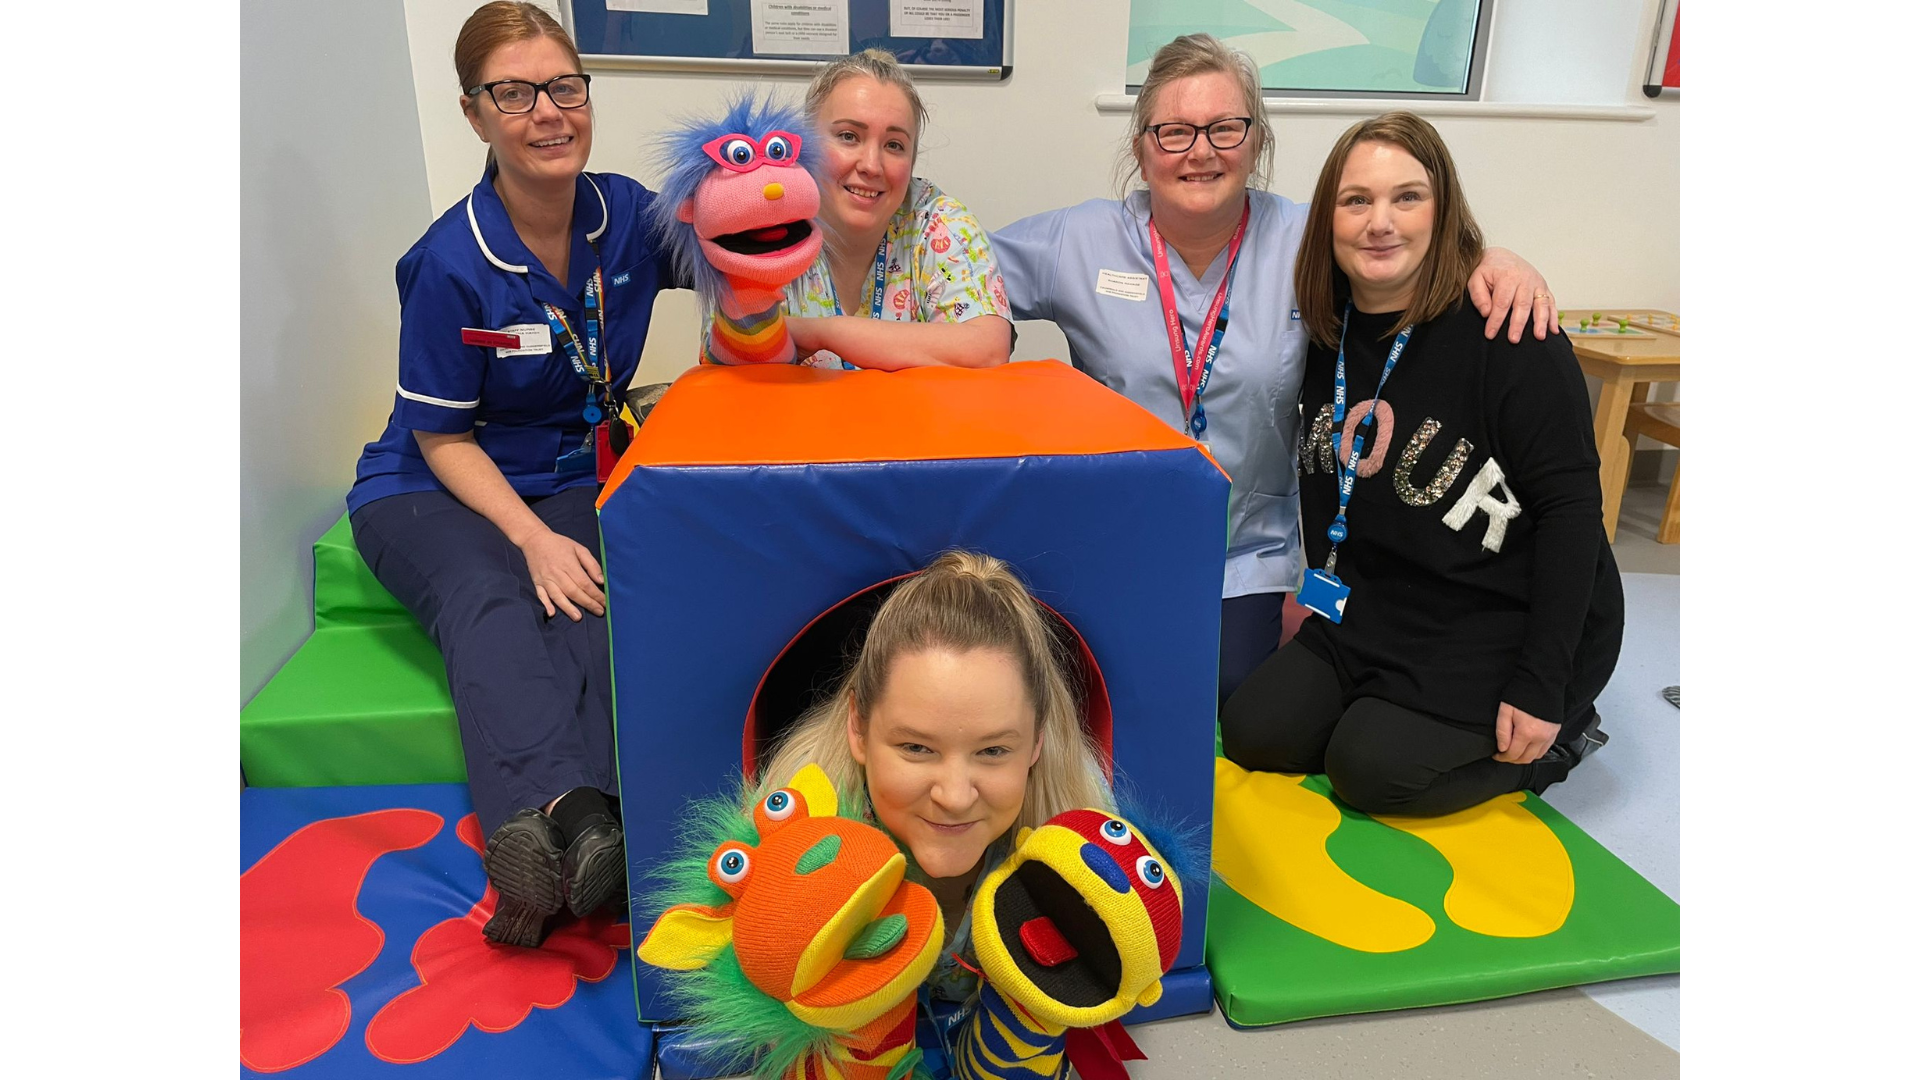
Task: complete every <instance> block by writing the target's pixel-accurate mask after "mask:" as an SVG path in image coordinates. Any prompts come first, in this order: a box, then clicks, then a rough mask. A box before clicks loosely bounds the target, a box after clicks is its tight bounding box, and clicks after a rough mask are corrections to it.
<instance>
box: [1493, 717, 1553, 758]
mask: <svg viewBox="0 0 1920 1080" xmlns="http://www.w3.org/2000/svg"><path fill="white" fill-rule="evenodd" d="M1559 735H1560V725H1559V724H1549V723H1547V722H1546V721H1545V720H1542V719H1540V718H1539V717H1537V716H1535V715H1533V714H1532V713H1530V712H1528V711H1526V710H1525V709H1517V708H1515V707H1513V706H1512V705H1509V704H1507V703H1506V702H1504V701H1503V702H1501V703H1500V716H1499V718H1498V719H1497V720H1495V721H1494V724H1493V744H1494V746H1495V747H1496V748H1497V749H1498V751H1499V752H1498V753H1496V754H1494V755H1493V760H1495V761H1504V762H1506V763H1507V764H1509V765H1528V764H1531V763H1533V762H1534V761H1537V760H1539V758H1540V755H1541V754H1544V753H1546V752H1547V749H1548V748H1549V747H1551V746H1552V745H1553V740H1554V739H1556V738H1558V737H1559Z"/></svg>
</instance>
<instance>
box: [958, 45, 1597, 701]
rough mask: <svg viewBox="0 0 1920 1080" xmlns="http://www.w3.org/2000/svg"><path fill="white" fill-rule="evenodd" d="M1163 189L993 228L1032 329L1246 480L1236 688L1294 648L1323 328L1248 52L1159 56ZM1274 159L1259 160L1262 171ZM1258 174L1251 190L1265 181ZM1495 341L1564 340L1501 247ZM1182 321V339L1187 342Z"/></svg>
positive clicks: (1150, 176)
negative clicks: (1306, 387) (1290, 631)
mask: <svg viewBox="0 0 1920 1080" xmlns="http://www.w3.org/2000/svg"><path fill="white" fill-rule="evenodd" d="M1131 132H1132V134H1131V136H1130V138H1129V141H1128V154H1129V158H1130V162H1131V166H1132V169H1134V170H1137V172H1138V175H1139V176H1140V178H1141V179H1142V180H1144V181H1145V183H1146V188H1145V190H1135V191H1132V192H1130V193H1128V194H1127V196H1126V197H1125V198H1124V199H1122V200H1120V201H1117V202H1116V201H1114V200H1111V199H1094V200H1090V201H1088V202H1084V203H1081V204H1080V205H1078V206H1071V207H1067V208H1065V209H1062V210H1051V211H1048V212H1046V213H1042V214H1035V215H1033V216H1032V217H1028V218H1023V219H1021V220H1019V221H1016V222H1014V223H1013V224H1012V225H1009V226H1007V227H1006V228H1005V229H1001V230H999V231H998V232H995V233H993V234H992V243H993V251H994V254H995V255H996V256H998V258H999V262H1000V269H1001V272H1002V273H1003V274H1004V275H1005V278H1006V288H1007V299H1008V301H1009V302H1010V304H1011V305H1012V307H1013V312H1014V318H1015V319H1048V320H1051V321H1053V322H1054V323H1056V324H1058V325H1059V327H1060V329H1061V330H1062V331H1063V332H1064V333H1065V334H1066V336H1067V344H1068V347H1069V349H1070V350H1071V355H1072V359H1073V365H1074V366H1075V367H1077V368H1079V369H1081V370H1083V371H1085V372H1086V373H1087V374H1089V375H1091V376H1093V377H1094V378H1096V379H1098V380H1100V382H1101V383H1103V384H1104V385H1106V386H1108V387H1110V388H1112V389H1113V390H1116V391H1118V392H1120V393H1122V394H1125V395H1126V396H1127V397H1128V398H1131V399H1132V400H1134V401H1136V402H1138V403H1139V404H1140V405H1141V406H1143V407H1145V408H1146V409H1148V410H1150V411H1151V412H1153V414H1154V415H1156V416H1158V417H1160V418H1161V419H1162V420H1165V421H1166V422H1167V423H1169V424H1172V425H1173V426H1174V427H1176V428H1179V429H1181V430H1182V431H1185V432H1187V433H1189V434H1191V435H1192V436H1193V437H1194V438H1196V439H1199V440H1200V441H1201V442H1203V443H1205V444H1207V446H1208V448H1209V449H1210V450H1211V452H1212V453H1213V456H1214V458H1215V460H1217V461H1218V462H1219V463H1220V465H1221V467H1222V468H1224V469H1225V470H1226V471H1227V474H1228V475H1229V476H1231V477H1232V478H1233V491H1232V494H1231V496H1230V500H1229V506H1228V522H1227V570H1226V581H1225V583H1224V588H1223V591H1222V594H1221V595H1222V596H1223V597H1224V600H1223V602H1222V604H1221V618H1220V696H1221V700H1222V701H1224V700H1225V699H1226V697H1227V695H1229V694H1231V693H1232V692H1233V690H1234V688H1235V687H1237V686H1239V684H1240V682H1241V680H1242V679H1244V678H1246V676H1247V675H1248V674H1249V673H1250V672H1252V671H1253V669H1254V668H1255V667H1256V666H1258V665H1259V663H1260V662H1261V661H1262V660H1264V659H1265V658H1266V657H1267V656H1268V654H1270V653H1272V652H1273V651H1274V649H1275V648H1277V647H1278V645H1279V640H1280V614H1281V608H1282V605H1283V604H1284V602H1285V599H1286V594H1287V593H1288V592H1291V591H1293V590H1294V589H1296V588H1297V587H1298V586H1299V583H1300V575H1301V572H1302V569H1303V563H1302V560H1301V549H1300V524H1299V518H1300V514H1299V505H1298V502H1297V500H1296V498H1295V493H1296V491H1297V488H1298V484H1297V481H1296V468H1295V453H1296V444H1297V441H1298V432H1299V423H1300V414H1299V408H1298V405H1299V399H1300V378H1301V371H1302V367H1303V365H1304V363H1305V359H1306V347H1307V335H1306V333H1305V331H1304V330H1303V329H1302V328H1301V324H1300V313H1299V311H1298V305H1297V304H1296V303H1295V302H1294V297H1293V266H1294V258H1295V256H1296V254H1297V253H1298V252H1299V249H1300V237H1301V228H1302V226H1303V225H1304V224H1305V222H1306V217H1307V208H1306V207H1305V206H1303V205H1300V204H1298V203H1295V202H1293V201H1292V200H1290V199H1287V198H1285V197H1283V196H1279V195H1275V194H1272V193H1271V192H1267V191H1262V190H1259V188H1260V186H1262V185H1264V184H1265V181H1266V176H1267V174H1268V172H1269V171H1270V165H1271V162H1272V158H1273V132H1272V130H1271V129H1270V128H1269V126H1268V124H1267V120H1266V115H1265V110H1264V109H1263V108H1262V107H1261V101H1260V84H1259V79H1258V75H1257V73H1256V71H1255V69H1254V67H1253V64H1252V61H1250V60H1249V59H1248V58H1247V56H1246V55H1245V54H1244V53H1241V52H1239V51H1237V50H1234V49H1229V48H1227V47H1226V46H1225V45H1223V44H1221V43H1220V42H1219V41H1218V40H1217V39H1215V38H1214V37H1212V36H1211V35H1207V34H1193V35H1188V36H1184V37H1179V38H1175V39H1174V40H1173V41H1171V42H1169V43H1167V44H1166V45H1164V46H1162V47H1161V49H1160V51H1159V52H1157V53H1155V54H1154V58H1153V63H1152V65H1151V67H1150V68H1149V71H1148V74H1147V80H1146V83H1145V84H1144V85H1142V86H1141V88H1140V94H1139V97H1138V99H1137V101H1136V102H1135V104H1134V109H1133V118H1132V125H1131ZM1256 166H1257V168H1256ZM1250 180H1251V181H1253V182H1254V186H1253V188H1252V189H1249V187H1248V184H1249V181H1250ZM1471 289H1472V292H1473V296H1474V300H1475V303H1476V304H1477V305H1478V306H1479V308H1480V310H1481V314H1483V315H1486V316H1487V317H1488V319H1487V336H1488V337H1492V336H1493V335H1494V334H1495V333H1497V332H1498V330H1499V328H1500V327H1501V326H1502V325H1504V324H1506V323H1507V315H1508V312H1509V309H1510V308H1513V306H1514V300H1515V298H1516V297H1520V298H1522V300H1523V301H1524V300H1525V299H1526V298H1528V297H1531V301H1530V302H1527V303H1526V306H1523V307H1520V308H1518V309H1517V310H1514V311H1513V314H1514V319H1513V320H1512V323H1511V325H1510V326H1509V327H1508V335H1509V336H1510V337H1511V338H1512V339H1513V340H1515V341H1518V340H1519V338H1520V335H1521V333H1522V332H1523V329H1524V328H1525V326H1526V324H1527V317H1528V316H1529V315H1531V316H1532V322H1533V327H1534V336H1536V337H1540V338H1544V337H1545V336H1546V334H1547V332H1548V331H1549V330H1550V329H1551V330H1552V331H1553V332H1556V333H1557V332H1558V329H1559V327H1558V320H1557V312H1556V310H1555V305H1554V302H1553V297H1552V296H1551V294H1549V293H1548V292H1547V287H1546V282H1545V281H1543V280H1542V279H1541V278H1540V275H1539V274H1538V273H1537V272H1536V271H1535V270H1534V269H1533V267H1532V266H1530V265H1528V264H1527V263H1526V262H1525V261H1524V260H1522V259H1520V258H1519V257H1517V256H1515V255H1513V254H1512V253H1511V252H1506V251H1502V250H1500V249H1497V248H1496V249H1492V250H1491V251H1490V252H1489V253H1488V256H1487V259H1486V260H1485V261H1484V262H1482V263H1481V265H1480V268H1479V269H1478V270H1476V271H1475V272H1474V277H1473V281H1472V283H1471ZM1174 325H1177V326H1178V327H1179V332H1180V340H1179V341H1177V342H1176V341H1175V340H1174V338H1173V335H1172V332H1171V328H1172V326H1174Z"/></svg>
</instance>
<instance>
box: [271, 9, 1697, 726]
mask: <svg viewBox="0 0 1920 1080" xmlns="http://www.w3.org/2000/svg"><path fill="white" fill-rule="evenodd" d="M478 2H479V0H405V6H404V24H403V21H402V12H401V9H400V8H399V7H398V6H396V5H393V4H391V3H381V2H380V0H341V2H338V3H331V4H301V5H292V4H253V5H248V6H247V7H246V9H245V14H246V18H245V21H244V22H243V24H242V39H243V41H242V43H243V72H244V80H245V83H246V91H247V94H246V98H245V100H246V102H247V108H246V111H245V113H244V114H243V147H242V149H243V158H244V165H243V205H242V213H243V230H242V244H243V267H244V269H245V272H246V280H247V284H246V286H245V287H244V288H243V299H244V301H245V310H246V314H245V316H244V318H245V323H244V326H243V331H242V333H243V345H244V349H245V352H244V354H243V355H244V356H245V357H246V364H245V366H244V368H243V370H244V372H245V376H244V378H243V380H242V388H241V389H242V395H243V398H244V401H243V409H242V440H243V455H242V479H243V496H242V518H243V529H244V534H243V538H242V539H243V547H242V550H243V553H244V557H243V568H242V580H243V584H242V625H243V628H244V637H243V642H244V644H243V656H242V693H243V696H245V695H247V694H251V693H252V692H253V690H254V689H255V688H257V687H258V686H259V684H260V683H261V681H263V679H264V678H265V676H266V675H267V674H269V673H270V672H271V670H272V668H273V667H274V666H275V665H277V664H278V663H279V661H280V658H282V657H284V656H285V655H287V653H288V652H290V651H291V649H292V648H293V647H294V646H295V645H296V644H297V643H298V641H299V640H300V638H301V636H302V635H304V634H305V633H306V632H307V629H308V627H309V626H310V625H311V624H310V621H309V619H310V615H309V611H310V608H309V606H308V605H309V603H310V598H309V597H308V595H307V590H308V588H309V587H310V586H309V581H310V576H311V575H310V569H309V566H310V563H309V555H308V553H307V550H306V547H307V545H308V544H309V543H310V542H311V540H312V539H313V537H314V536H315V535H317V534H318V532H319V531H321V529H323V528H324V527H325V526H326V524H327V523H328V522H330V521H331V520H333V518H334V517H335V516H337V515H338V513H339V512H340V509H341V503H340V498H341V496H342V495H343V494H344V493H345V491H346V489H347V487H348V485H349V484H350V483H351V480H352V475H353V473H352V470H353V462H354V458H355V455H356V454H357V453H358V450H359V447H360V445H361V444H362V443H364V442H366V441H367V440H369V439H371V438H372V437H373V436H374V435H375V434H376V433H377V432H378V430H379V427H380V424H381V423H382V421H383V419H384V418H385V416H386V414H387V410H388V408H389V406H390V404H391V394H392V389H391V388H392V384H393V373H394V357H393V349H394V340H395V336H396V334H397V318H398V316H397V310H396V301H395V298H394V295H393V284H392V272H393V263H394V260H395V259H397V258H398V257H399V255H400V254H401V253H402V252H403V251H404V250H405V249H406V247H407V246H408V245H409V244H410V243H411V242H412V241H413V239H414V238H415V237H416V236H417V235H418V234H419V232H420V231H421V230H422V229H424V228H425V227H426V225H427V223H428V221H429V220H431V218H432V217H433V216H434V215H435V214H437V213H439V212H440V211H441V210H444V209H445V208H447V207H448V206H451V205H453V203H454V202H455V201H457V200H458V199H459V198H460V197H461V196H462V195H464V194H465V193H466V191H467V190H468V189H469V188H470V187H472V185H473V183H474V181H475V180H476V179H477V178H478V176H479V173H480V167H481V162H482V160H483V158H484V152H483V149H482V147H481V145H480V143H479V141H478V140H477V139H476V138H475V137H474V135H473V133H472V131H471V130H470V129H469V128H468V126H467V123H466V121H465V120H464V119H463V118H462V117H461V115H460V112H459V109H458V106H457V104H456V99H457V97H458V87H457V85H456V79H455V78H454V73H453V61H452V55H453V41H454V37H455V36H456V34H457V33H458V32H459V29H460V24H461V23H462V22H463V21H465V19H466V17H467V16H468V15H469V14H470V13H471V12H472V11H473V9H474V7H476V6H477V4H478ZM1123 3H1124V0H1019V3H1018V4H1017V5H1016V8H1015V32H1014V44H1015V55H1014V64H1013V68H1014V74H1013V76H1012V78H1011V79H1009V80H1008V81H1006V82H1004V83H977V82H965V83H962V82H931V81H929V82H926V83H924V84H923V88H922V89H923V95H924V96H925V98H926V100H927V104H928V106H929V108H930V109H931V111H932V113H933V121H932V125H931V127H930V128H929V130H928V131H927V133H926V137H925V140H924V145H923V147H922V150H921V155H920V169H919V171H920V173H921V174H922V175H924V176H927V177H929V178H931V179H933V180H935V181H936V182H937V183H939V184H940V185H941V186H942V187H943V188H945V189H947V190H948V191H949V192H952V193H953V194H954V195H955V196H957V197H958V198H960V199H961V200H962V201H964V202H966V203H967V204H968V205H969V206H971V207H972V208H973V210H974V212H975V214H977V215H978V216H979V218H980V219H981V220H982V221H983V222H985V223H986V224H987V225H988V226H989V227H990V228H991V227H999V226H1002V225H1005V224H1007V223H1009V222H1011V221H1013V220H1015V219H1016V218H1019V217H1021V216H1023V215H1026V214H1031V213H1035V212H1038V211H1041V210H1047V209H1052V208H1054V207H1057V206H1064V205H1068V204H1071V203H1075V202H1079V201H1080V200H1083V199H1087V198H1094V197H1105V196H1110V195H1111V194H1112V165H1113V160H1114V154H1115V151H1116V149H1117V148H1118V146H1119V145H1120V143H1121V141H1122V138H1123V136H1124V133H1125V129H1126V117H1125V115H1123V114H1118V113H1101V112H1099V111H1098V110H1096V109H1095V107H1094V97H1095V95H1097V94H1103V93H1108V94H1110V93H1116V92H1119V91H1122V90H1123V89H1124V67H1125V61H1126V34H1127V20H1126V17H1125V9H1124V6H1123ZM547 6H548V7H550V8H553V9H555V10H557V4H554V3H548V4H547ZM1657 6H1658V5H1657V0H1499V2H1498V4H1497V7H1496V9H1495V16H1494V24H1493V28H1492V48H1493V52H1492V53H1491V54H1490V55H1491V57H1492V60H1491V62H1490V64H1489V68H1488V72H1487V89H1488V97H1489V98H1493V99H1497V100H1501V101H1538V102H1543V103H1544V102H1580V103H1585V104H1611V105H1639V106H1645V107H1649V108H1651V109H1652V112H1653V118H1652V119H1651V120H1645V121H1619V120H1548V119H1538V118H1513V117H1505V118H1495V117H1463V116H1445V117H1438V116H1437V117H1436V118H1435V123H1436V126H1438V127H1439V128H1440V130H1441V132H1442V134H1444V135H1445V136H1446V138H1447V141H1448V143H1449V145H1450V146H1451V147H1452V150H1453V153H1454V156H1455V158H1456V160H1457V161H1458V162H1459V164H1460V167H1461V169H1462V171H1463V173H1464V174H1465V175H1464V180H1465V184H1466V188H1467V191H1468V193H1469V195H1470V197H1471V198H1472V201H1473V206H1474V210H1475V213H1476V214H1477V215H1478V216H1479V218H1480V220H1481V223H1482V225H1483V226H1484V227H1485V228H1486V231H1487V235H1488V237H1489V238H1490V240H1491V241H1492V242H1493V243H1495V244H1498V245H1501V246H1504V247H1509V248H1512V249H1514V250H1515V251H1518V252H1519V253H1520V254H1521V255H1523V256H1525V257H1526V258H1527V259H1529V260H1531V261H1532V262H1533V263H1534V264H1535V265H1536V266H1538V267H1539V268H1540V269H1541V271H1542V272H1543V273H1545V275H1546V277H1547V280H1548V281H1549V282H1550V283H1551V284H1552V285H1553V288H1554V291H1555V293H1556V294H1557V295H1558V296H1559V298H1560V300H1561V303H1562V304H1563V305H1564V306H1566V307H1585V306H1624V305H1642V306H1649V307H1660V308H1666V309H1669V310H1678V308H1679V304H1680V280H1679V261H1680V260H1679V250H1678V244H1679V240H1678V238H1679V217H1680V202H1679V163H1680V151H1679V105H1678V103H1677V102H1676V101H1673V100H1665V101H1654V102H1649V101H1647V99H1645V98H1644V97H1642V96H1640V92H1639V85H1640V80H1641V77H1642V75H1643V73H1644V71H1645V67H1646V58H1647V51H1648V45H1649V42H1650V40H1651V36H1652V32H1653V20H1654V18H1655V14H1656V10H1657ZM1636 13H1637V14H1636ZM1636 23H1637V25H1636ZM1629 54H1630V55H1629ZM343 73H344V74H348V75H350V76H351V77H353V78H356V79H360V80H362V92H361V94H360V95H359V96H357V97H356V96H351V95H350V96H349V98H348V99H347V100H346V101H345V102H344V103H343V104H334V103H332V102H330V101H324V100H323V99H321V98H320V97H318V96H316V95H314V94H312V93H311V92H310V91H309V90H308V89H307V87H310V86H312V85H315V84H317V83H323V82H324V81H326V79H328V78H329V77H333V76H338V75H341V74H343ZM594 76H595V77H594V99H595V103H596V107H595V116H596V120H597V125H598V126H597V128H596V131H595V139H594V157H593V161H592V165H591V167H592V168H594V169H596V170H602V171H612V172H624V173H629V174H632V175H634V176H636V177H638V178H640V179H641V180H642V181H643V182H649V183H651V182H652V181H653V180H654V178H655V177H656V175H657V171H656V170H655V169H654V168H653V167H652V165H651V163H650V162H648V160H647V159H646V156H645V141H646V140H647V138H648V137H649V136H650V135H652V134H653V133H654V132H655V131H657V130H658V129H659V128H660V127H661V125H662V124H664V123H665V122H666V121H667V119H668V118H670V117H673V116H675V115H678V114H680V113H683V112H702V111H707V110H711V109H712V108H713V107H714V105H715V103H717V102H718V101H719V100H720V99H721V97H722V95H723V93H724V92H725V90H726V89H727V88H729V87H731V86H733V85H736V84H738V83H739V82H741V81H742V80H741V79H740V78H739V77H736V76H718V75H695V74H671V75H669V74H640V73H633V72H614V71H597V72H595V73H594ZM1609 80H1611V81H1609ZM771 81H773V82H775V83H776V84H779V85H784V86H786V87H788V88H789V90H790V92H791V93H792V94H793V96H794V98H795V100H797V99H798V97H799V94H800V90H801V87H802V86H803V85H804V80H803V79H801V78H798V77H795V76H784V77H779V78H776V79H773V80H771ZM1355 118H1356V117H1355V116H1354V115H1331V116H1302V115H1292V114H1285V113H1280V114H1276V115H1275V117H1274V124H1275V130H1276V133H1277V135H1278V155H1277V159H1276V167H1275V176H1274V181H1273V187H1274V190H1276V191H1279V192H1281V193H1283V194H1287V195H1291V196H1293V197H1295V198H1305V197H1306V196H1307V195H1308V194H1309V193H1310V191H1311V188H1312V183H1313V180H1314V177H1315V175H1316V174H1317V173H1318V171H1319V168H1320V163H1321V160H1322V158H1323V157H1324V156H1325V153H1326V150H1327V148H1328V147H1329V146H1331V145H1332V143H1333V140H1334V138H1335V137H1336V136H1337V135H1338V134H1339V133H1340V132H1341V131H1342V130H1344V129H1345V128H1346V127H1347V126H1348V125H1349V124H1350V123H1352V122H1353V120H1354V119H1355ZM656 312H657V314H656V317H655V320H654V328H653V333H652V334H651V335H650V336H649V338H648V341H647V346H646V351H645V353H644V355H643V358H642V363H641V368H640V373H639V375H638V376H637V380H638V381H640V382H662V381H666V380H668V379H671V378H673V377H674V376H675V375H677V374H679V373H680V372H681V371H682V370H684V369H686V368H687V367H688V366H690V365H691V364H692V363H693V361H694V357H695V350H696V348H697V331H698V326H697V322H696V315H695V311H694V304H693V300H692V297H691V295H690V294H688V293H685V292H675V293H667V294H664V295H663V296H662V297H661V301H660V303H659V305H658V307H657V308H656ZM1065 354H1066V347H1065V341H1064V339H1063V338H1062V337H1061V335H1060V334H1059V332H1058V331H1057V330H1055V329H1054V328H1053V327H1052V326H1051V325H1050V324H1040V323H1026V324H1022V325H1021V327H1020V342H1019V346H1018V348H1017V350H1016V353H1015V355H1016V356H1017V357H1020V358H1022V359H1027V358H1033V357H1041V356H1064V355H1065Z"/></svg>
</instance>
